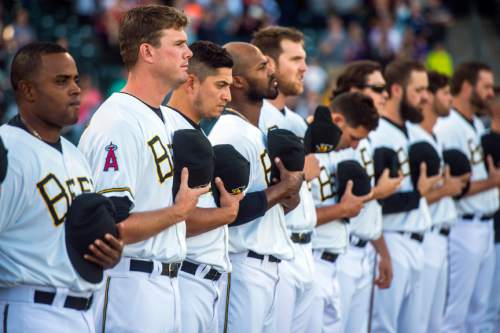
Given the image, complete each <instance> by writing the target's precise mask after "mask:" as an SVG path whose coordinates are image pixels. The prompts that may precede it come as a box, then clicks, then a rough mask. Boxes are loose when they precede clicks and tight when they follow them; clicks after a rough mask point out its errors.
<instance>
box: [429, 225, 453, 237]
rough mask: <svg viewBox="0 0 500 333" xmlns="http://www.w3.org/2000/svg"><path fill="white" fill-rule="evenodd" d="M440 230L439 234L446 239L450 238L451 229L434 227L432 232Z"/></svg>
mask: <svg viewBox="0 0 500 333" xmlns="http://www.w3.org/2000/svg"><path fill="white" fill-rule="evenodd" d="M436 229H439V234H440V235H442V236H445V237H448V236H449V235H450V231H451V229H450V227H432V230H436Z"/></svg>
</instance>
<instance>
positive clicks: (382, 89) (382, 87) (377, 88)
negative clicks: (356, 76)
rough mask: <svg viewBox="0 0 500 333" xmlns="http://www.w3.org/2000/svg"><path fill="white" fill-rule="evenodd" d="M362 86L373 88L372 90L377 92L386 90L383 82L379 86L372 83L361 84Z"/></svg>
mask: <svg viewBox="0 0 500 333" xmlns="http://www.w3.org/2000/svg"><path fill="white" fill-rule="evenodd" d="M363 88H369V89H371V90H373V91H374V92H376V93H377V94H383V93H384V91H387V86H386V85H385V84H384V85H381V86H377V85H373V84H365V85H363Z"/></svg>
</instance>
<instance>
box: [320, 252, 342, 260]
mask: <svg viewBox="0 0 500 333" xmlns="http://www.w3.org/2000/svg"><path fill="white" fill-rule="evenodd" d="M338 257H339V254H338V253H332V252H326V251H324V252H323V253H322V254H321V259H323V260H326V261H329V262H332V263H333V262H335V261H337V258H338Z"/></svg>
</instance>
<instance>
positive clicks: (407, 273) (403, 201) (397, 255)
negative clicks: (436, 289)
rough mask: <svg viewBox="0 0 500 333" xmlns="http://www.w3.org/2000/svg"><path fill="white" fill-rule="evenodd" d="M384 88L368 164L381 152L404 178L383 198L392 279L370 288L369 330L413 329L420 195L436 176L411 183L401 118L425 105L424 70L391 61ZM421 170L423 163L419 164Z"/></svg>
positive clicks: (423, 224) (424, 211) (420, 263)
mask: <svg viewBox="0 0 500 333" xmlns="http://www.w3.org/2000/svg"><path fill="white" fill-rule="evenodd" d="M384 77H385V80H386V82H387V87H388V91H389V96H390V97H389V99H388V101H387V105H386V107H385V109H384V111H383V112H382V119H381V120H380V123H379V126H378V128H377V130H376V131H374V132H372V133H371V134H370V140H371V142H372V145H373V147H374V162H375V163H377V160H378V159H383V156H382V153H383V152H386V153H392V154H395V155H396V156H397V160H398V163H397V164H399V172H400V173H402V175H403V176H404V178H403V181H402V183H401V186H400V188H399V189H398V190H397V191H396V193H394V194H392V195H390V196H389V197H387V198H385V199H383V200H382V201H381V202H382V214H383V231H384V238H385V241H386V243H387V246H388V248H389V253H391V259H392V267H393V272H394V273H393V281H392V283H391V286H390V288H388V289H376V290H375V303H374V312H373V321H372V330H373V332H414V331H416V330H419V329H421V328H420V325H416V322H417V318H419V317H418V316H419V315H420V311H421V300H422V295H423V292H422V288H423V287H424V286H423V285H422V269H423V267H424V253H423V248H422V241H423V238H424V233H425V232H426V230H427V229H429V227H430V223H431V221H430V214H429V210H428V206H427V202H426V200H425V198H424V196H425V195H426V194H427V193H428V192H429V191H430V190H431V188H432V187H433V186H434V184H435V183H436V182H437V181H438V180H439V176H434V177H427V173H426V172H421V173H420V178H419V179H418V181H417V183H416V185H415V186H414V185H413V184H412V181H411V177H410V167H409V160H408V148H409V143H410V141H409V137H408V129H407V126H406V121H410V122H420V121H421V120H422V107H423V106H424V104H425V103H426V95H427V88H428V80H427V72H426V71H425V68H424V67H423V66H422V65H421V64H420V63H418V62H412V61H394V62H392V63H390V64H389V65H388V66H387V67H386V70H385V73H384ZM420 167H421V168H422V170H423V171H425V163H422V165H421V166H420Z"/></svg>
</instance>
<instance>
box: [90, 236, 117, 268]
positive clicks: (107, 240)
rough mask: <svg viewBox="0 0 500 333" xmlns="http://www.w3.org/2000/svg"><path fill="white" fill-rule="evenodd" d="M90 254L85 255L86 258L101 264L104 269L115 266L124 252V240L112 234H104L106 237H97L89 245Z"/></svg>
mask: <svg viewBox="0 0 500 333" xmlns="http://www.w3.org/2000/svg"><path fill="white" fill-rule="evenodd" d="M89 251H90V254H85V255H83V258H84V259H85V260H88V261H90V262H93V263H94V264H96V265H98V266H101V267H102V268H103V269H108V268H112V267H115V266H116V264H118V262H119V261H120V258H121V256H122V252H123V241H122V240H121V239H120V238H116V237H114V236H113V235H111V234H106V235H104V239H96V240H95V241H94V243H92V244H90V245H89Z"/></svg>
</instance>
